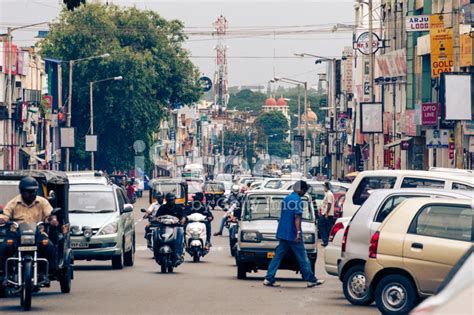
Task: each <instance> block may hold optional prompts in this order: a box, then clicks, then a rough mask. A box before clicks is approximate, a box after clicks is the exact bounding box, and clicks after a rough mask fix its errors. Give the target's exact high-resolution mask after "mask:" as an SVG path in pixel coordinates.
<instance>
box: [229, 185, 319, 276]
mask: <svg viewBox="0 0 474 315" xmlns="http://www.w3.org/2000/svg"><path fill="white" fill-rule="evenodd" d="M288 194H289V192H288V191H274V190H270V191H268V190H267V191H261V190H256V191H249V192H247V194H246V197H245V202H244V206H243V209H242V214H241V219H240V221H239V234H238V240H237V252H236V263H237V278H238V279H245V278H246V277H247V273H249V272H252V271H256V270H267V269H268V266H269V264H270V261H271V259H272V258H273V256H274V254H275V248H276V246H277V245H278V240H277V239H276V231H277V228H278V221H279V219H280V213H281V203H282V202H283V199H284V198H285V197H286V196H287V195H288ZM303 208H304V210H303V222H302V225H301V229H302V231H303V240H304V242H305V248H306V252H307V254H308V259H309V261H310V264H311V268H312V269H313V270H314V266H315V262H316V258H317V254H318V251H317V246H316V236H317V230H316V226H315V224H314V209H313V207H312V203H311V197H310V196H309V195H306V197H303ZM280 269H289V270H295V271H298V270H299V266H298V263H297V261H296V259H295V258H294V256H293V255H292V254H289V255H288V257H286V258H285V259H284V260H283V261H282V263H281V265H280Z"/></svg>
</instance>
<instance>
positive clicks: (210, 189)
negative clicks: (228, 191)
mask: <svg viewBox="0 0 474 315" xmlns="http://www.w3.org/2000/svg"><path fill="white" fill-rule="evenodd" d="M204 189H205V191H206V192H207V193H218V192H219V193H221V192H224V191H225V186H224V184H221V183H212V184H211V183H208V184H206V186H205V188H204Z"/></svg>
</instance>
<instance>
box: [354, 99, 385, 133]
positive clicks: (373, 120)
mask: <svg viewBox="0 0 474 315" xmlns="http://www.w3.org/2000/svg"><path fill="white" fill-rule="evenodd" d="M360 119H361V121H360V132H361V133H382V132H383V111H382V103H360Z"/></svg>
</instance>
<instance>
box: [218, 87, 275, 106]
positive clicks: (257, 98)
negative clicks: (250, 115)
mask: <svg viewBox="0 0 474 315" xmlns="http://www.w3.org/2000/svg"><path fill="white" fill-rule="evenodd" d="M266 98H267V97H266V95H265V94H263V93H260V92H253V91H252V90H248V89H245V90H241V91H238V92H237V93H235V94H232V93H231V94H230V97H229V104H228V105H227V107H228V108H230V109H236V110H240V111H249V110H250V111H255V112H261V111H262V107H263V105H264V104H265V100H266Z"/></svg>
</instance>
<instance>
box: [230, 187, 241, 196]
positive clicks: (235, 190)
mask: <svg viewBox="0 0 474 315" xmlns="http://www.w3.org/2000/svg"><path fill="white" fill-rule="evenodd" d="M231 191H232V192H233V193H234V194H238V193H239V191H240V187H239V185H232V188H231Z"/></svg>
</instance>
